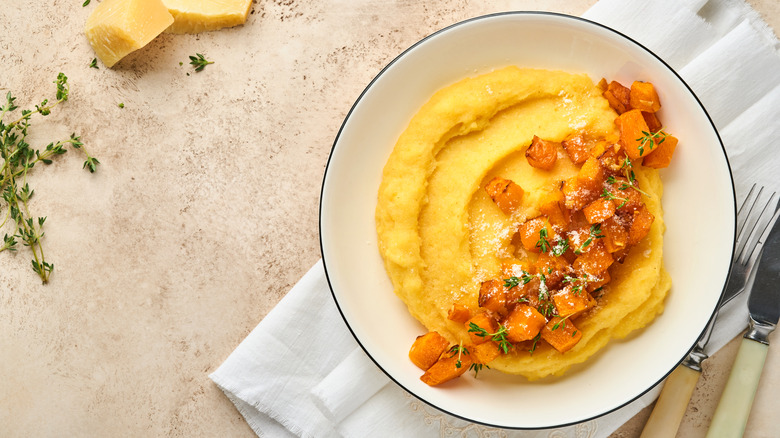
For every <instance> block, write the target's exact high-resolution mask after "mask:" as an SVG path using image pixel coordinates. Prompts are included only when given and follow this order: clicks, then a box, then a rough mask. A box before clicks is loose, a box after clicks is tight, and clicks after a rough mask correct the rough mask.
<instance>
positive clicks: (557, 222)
mask: <svg viewBox="0 0 780 438" xmlns="http://www.w3.org/2000/svg"><path fill="white" fill-rule="evenodd" d="M565 201H566V200H565V197H564V196H563V192H562V191H561V189H560V188H556V189H554V190H553V191H551V192H550V193H549V194H548V195H547V196H546V197H545V198H543V199H542V200H541V202H540V204H539V211H540V212H541V213H542V215H544V216H547V219H548V221H549V222H550V224H551V225H554V226H557V227H561V228H565V227H566V226H568V225H569V223H570V222H571V214H570V212H569V209H568V208H566V204H565Z"/></svg>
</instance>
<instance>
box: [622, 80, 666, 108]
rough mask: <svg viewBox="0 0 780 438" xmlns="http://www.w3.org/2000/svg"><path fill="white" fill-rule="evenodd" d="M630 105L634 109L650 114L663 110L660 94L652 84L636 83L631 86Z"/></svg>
mask: <svg viewBox="0 0 780 438" xmlns="http://www.w3.org/2000/svg"><path fill="white" fill-rule="evenodd" d="M629 104H630V105H631V108H633V109H638V110H640V111H645V112H648V113H654V112H656V111H658V110H659V109H661V99H659V98H658V93H657V92H656V91H655V87H654V86H653V84H651V83H650V82H640V81H634V83H633V84H631V91H630V93H629Z"/></svg>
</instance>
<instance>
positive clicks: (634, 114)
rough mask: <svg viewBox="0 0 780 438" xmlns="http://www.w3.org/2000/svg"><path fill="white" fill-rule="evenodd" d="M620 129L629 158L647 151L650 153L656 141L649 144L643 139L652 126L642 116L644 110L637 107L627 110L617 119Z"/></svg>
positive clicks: (621, 138) (634, 158)
mask: <svg viewBox="0 0 780 438" xmlns="http://www.w3.org/2000/svg"><path fill="white" fill-rule="evenodd" d="M615 123H617V125H618V128H619V130H620V144H621V145H622V146H623V149H625V151H626V153H627V154H628V156H629V158H631V159H632V160H636V159H637V158H640V157H641V156H643V155H644V154H646V153H650V150H651V149H652V147H654V146H655V144H654V143H652V142H651V143H652V144H648V143H646V142H644V141H643V140H642V138H644V137H646V134H645V133H649V132H650V128H649V127H648V126H647V122H645V118H644V117H642V111H639V110H637V109H634V110H630V111H626V112H625V113H623V114H621V115H619V116H618V118H617V119H616V120H615Z"/></svg>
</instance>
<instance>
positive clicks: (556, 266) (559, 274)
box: [534, 251, 571, 289]
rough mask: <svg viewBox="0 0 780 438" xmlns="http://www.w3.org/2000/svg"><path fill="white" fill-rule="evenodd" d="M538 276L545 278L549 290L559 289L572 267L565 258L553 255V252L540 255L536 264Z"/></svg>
mask: <svg viewBox="0 0 780 438" xmlns="http://www.w3.org/2000/svg"><path fill="white" fill-rule="evenodd" d="M534 268H535V270H536V273H537V274H542V275H544V277H545V284H546V285H547V288H548V289H557V288H558V287H559V286H560V285H561V282H562V281H563V277H564V276H565V275H566V274H567V273H568V272H569V270H570V269H571V266H570V265H569V262H567V261H566V259H565V258H563V257H558V256H555V255H553V254H552V253H551V252H549V251H548V252H545V253H541V254H539V258H538V259H536V263H534Z"/></svg>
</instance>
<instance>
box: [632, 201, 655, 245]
mask: <svg viewBox="0 0 780 438" xmlns="http://www.w3.org/2000/svg"><path fill="white" fill-rule="evenodd" d="M653 220H655V217H654V216H653V214H652V213H650V211H649V210H648V209H647V207H645V206H644V205H643V206H642V208H640V209H638V210H636V211H635V212H634V220H633V221H632V222H631V226H630V227H629V229H628V243H629V245H636V244H637V243H639V242H640V241H641V240H642V239H644V237H645V236H647V234H648V233H649V232H650V226H651V225H653Z"/></svg>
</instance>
